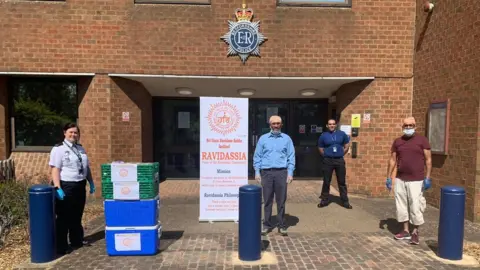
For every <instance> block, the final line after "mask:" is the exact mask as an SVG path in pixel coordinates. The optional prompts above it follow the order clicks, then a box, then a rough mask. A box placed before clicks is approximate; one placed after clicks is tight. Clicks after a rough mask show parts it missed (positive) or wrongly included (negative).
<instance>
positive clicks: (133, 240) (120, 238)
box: [115, 233, 142, 251]
mask: <svg viewBox="0 0 480 270" xmlns="http://www.w3.org/2000/svg"><path fill="white" fill-rule="evenodd" d="M115 249H116V250H117V251H139V250H141V249H142V241H141V238H140V233H116V234H115Z"/></svg>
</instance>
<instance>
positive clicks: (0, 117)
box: [0, 76, 10, 159]
mask: <svg viewBox="0 0 480 270" xmlns="http://www.w3.org/2000/svg"><path fill="white" fill-rule="evenodd" d="M9 123H10V122H9V117H8V91H7V77H6V76H0V159H6V158H7V157H8V156H9V153H10V143H9V138H10V129H9V126H10V125H9Z"/></svg>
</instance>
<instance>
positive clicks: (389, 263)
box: [16, 180, 480, 270]
mask: <svg viewBox="0 0 480 270" xmlns="http://www.w3.org/2000/svg"><path fill="white" fill-rule="evenodd" d="M320 187H321V181H313V180H308V181H307V180H305V181H295V182H294V183H293V184H291V185H290V186H289V191H288V194H289V197H288V200H287V207H286V213H287V215H286V222H287V224H288V226H289V229H288V231H289V235H288V236H281V235H279V234H278V233H276V231H274V232H272V233H270V234H269V235H267V236H264V237H262V260H261V261H258V262H255V263H246V262H242V261H240V260H238V249H237V248H238V239H237V232H238V226H237V225H238V224H236V223H233V222H218V223H217V222H215V223H199V222H198V214H199V205H198V194H199V186H198V181H192V180H176V181H172V180H169V181H166V182H163V183H162V184H161V185H160V197H161V207H160V220H161V223H162V227H163V234H162V237H161V239H160V250H159V253H158V254H157V255H155V256H135V257H110V256H108V255H106V247H105V240H104V230H103V227H104V220H103V217H101V218H98V219H97V220H94V221H93V222H92V223H91V224H89V226H88V228H89V230H88V231H87V232H86V235H87V238H88V239H89V240H90V241H91V242H92V245H91V246H89V247H83V248H81V249H78V250H76V251H74V252H73V253H71V254H69V255H66V256H64V257H62V258H60V259H58V260H57V261H55V262H53V263H51V264H49V265H47V266H38V265H37V266H34V267H36V268H37V269H80V268H86V269H115V270H120V269H289V270H290V269H479V268H480V266H479V265H478V264H471V265H470V266H460V265H458V263H457V264H454V262H451V261H447V262H445V261H441V260H439V259H438V257H437V256H436V255H435V248H436V240H437V231H438V217H439V211H438V209H436V208H433V207H431V206H428V207H427V210H426V212H425V220H426V223H425V225H424V226H422V228H421V230H420V237H421V238H420V241H421V243H420V245H418V246H412V245H409V244H408V243H407V242H404V241H396V240H394V239H393V234H394V233H396V232H397V230H398V229H399V226H398V224H397V222H396V220H395V205H394V201H393V198H387V199H372V198H365V197H361V196H355V195H350V201H351V204H352V205H353V209H351V210H348V209H345V208H343V207H341V206H340V205H338V204H336V203H332V204H330V205H329V206H328V207H326V208H322V209H319V208H317V206H316V205H317V203H318V195H319V193H320ZM337 196H338V192H337V191H336V190H335V189H333V190H332V198H333V199H334V201H338V197H337ZM275 211H276V210H274V213H275ZM273 218H275V217H273ZM464 239H465V240H466V241H471V242H480V224H474V223H472V222H469V221H465V237H464ZM465 257H467V256H465ZM463 262H464V261H463ZM474 263H475V262H474ZM24 268H26V267H24ZM24 268H22V267H17V268H16V269H24Z"/></svg>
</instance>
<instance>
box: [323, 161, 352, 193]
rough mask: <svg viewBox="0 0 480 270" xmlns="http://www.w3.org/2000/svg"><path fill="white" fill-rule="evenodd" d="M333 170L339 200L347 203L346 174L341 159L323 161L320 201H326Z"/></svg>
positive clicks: (343, 162)
mask: <svg viewBox="0 0 480 270" xmlns="http://www.w3.org/2000/svg"><path fill="white" fill-rule="evenodd" d="M334 170H335V175H336V176H337V183H338V189H339V191H340V199H341V200H342V201H343V202H348V196H347V184H346V179H345V176H346V174H347V172H346V168H345V160H344V159H343V157H342V158H329V157H325V158H324V159H323V186H322V195H321V196H320V198H321V199H322V200H328V198H329V194H330V183H331V182H332V175H333V171H334Z"/></svg>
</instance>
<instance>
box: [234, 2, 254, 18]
mask: <svg viewBox="0 0 480 270" xmlns="http://www.w3.org/2000/svg"><path fill="white" fill-rule="evenodd" d="M235 17H237V21H239V22H240V21H248V22H249V21H251V20H252V18H253V9H251V8H247V4H245V1H243V4H242V8H237V9H236V10H235Z"/></svg>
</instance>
